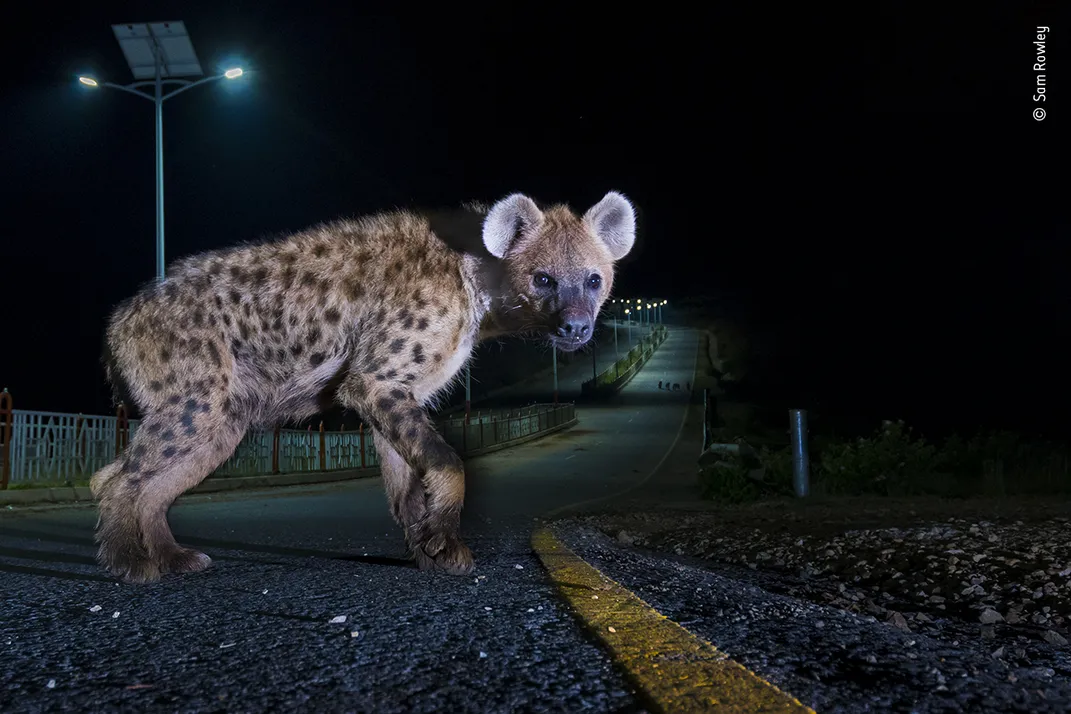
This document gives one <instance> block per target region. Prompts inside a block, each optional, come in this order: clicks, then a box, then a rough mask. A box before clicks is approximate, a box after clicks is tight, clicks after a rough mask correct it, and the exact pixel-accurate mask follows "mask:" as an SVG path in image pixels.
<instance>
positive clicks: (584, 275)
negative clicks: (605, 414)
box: [483, 191, 636, 351]
mask: <svg viewBox="0 0 1071 714" xmlns="http://www.w3.org/2000/svg"><path fill="white" fill-rule="evenodd" d="M635 240H636V215H635V211H634V210H633V208H632V204H631V203H629V201H628V199H626V198H625V197H624V196H622V195H621V194H620V193H617V192H614V191H611V192H610V193H607V194H606V196H604V197H603V199H602V200H601V201H599V202H598V203H596V204H595V205H594V206H592V207H591V208H590V209H589V210H588V211H587V213H585V214H584V215H583V216H577V215H576V214H574V213H573V212H572V211H570V210H569V208H567V207H566V206H554V207H552V208H548V209H547V210H546V211H542V210H540V209H539V207H538V206H536V204H535V202H534V201H532V199H530V198H528V197H527V196H525V195H523V194H519V193H518V194H513V195H511V196H507V197H506V198H504V199H502V200H501V201H499V202H498V203H496V204H495V205H494V206H492V207H491V209H490V210H489V211H488V212H487V217H486V218H485V219H484V223H483V242H484V245H485V246H486V247H487V250H488V251H489V252H490V253H491V254H492V255H494V256H495V257H496V258H499V259H501V261H502V264H503V266H504V268H505V271H504V272H505V275H504V280H505V285H503V288H504V290H505V292H506V293H507V296H508V301H509V303H510V307H511V308H512V310H513V312H514V314H512V315H511V316H510V317H511V320H510V322H513V323H515V324H522V325H523V329H525V331H536V332H539V333H542V334H543V335H545V336H546V337H548V338H549V339H550V340H551V341H552V342H553V343H554V344H555V345H556V346H557V347H558V348H559V349H562V350H566V351H573V350H576V349H578V348H580V347H582V346H583V345H585V344H586V343H587V342H588V340H590V339H591V335H592V333H593V332H594V331H595V318H596V316H597V315H598V314H599V310H600V309H601V308H602V304H603V303H604V302H606V298H607V296H609V294H610V288H611V286H612V285H613V282H614V263H615V262H616V261H618V260H620V259H621V258H623V257H624V256H625V255H627V254H628V252H629V250H631V249H632V244H633V243H634V242H635Z"/></svg>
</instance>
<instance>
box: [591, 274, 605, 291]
mask: <svg viewBox="0 0 1071 714" xmlns="http://www.w3.org/2000/svg"><path fill="white" fill-rule="evenodd" d="M588 287H589V288H591V289H592V290H598V289H599V288H600V287H602V276H600V275H592V276H591V277H590V278H588Z"/></svg>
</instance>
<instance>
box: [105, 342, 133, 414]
mask: <svg viewBox="0 0 1071 714" xmlns="http://www.w3.org/2000/svg"><path fill="white" fill-rule="evenodd" d="M110 333H111V330H106V331H105V334H104V344H103V346H102V354H101V362H103V363H104V374H105V376H106V377H107V379H108V384H109V385H110V386H111V389H112V406H113V407H118V406H119V405H120V404H125V405H126V408H127V409H132V408H134V405H135V402H134V398H133V393H132V392H131V390H130V385H129V384H128V383H127V381H126V378H125V377H123V372H122V369H121V368H120V367H119V363H118V361H117V360H116V357H115V350H113V349H112V345H111V334H110Z"/></svg>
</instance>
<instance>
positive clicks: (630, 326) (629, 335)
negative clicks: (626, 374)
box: [625, 307, 632, 351]
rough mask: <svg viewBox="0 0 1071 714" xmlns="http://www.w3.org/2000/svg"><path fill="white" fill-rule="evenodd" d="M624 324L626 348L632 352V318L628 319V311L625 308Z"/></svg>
mask: <svg viewBox="0 0 1071 714" xmlns="http://www.w3.org/2000/svg"><path fill="white" fill-rule="evenodd" d="M625 324H627V325H628V348H629V350H630V351H631V350H632V318H630V317H629V309H628V308H627V307H626V308H625Z"/></svg>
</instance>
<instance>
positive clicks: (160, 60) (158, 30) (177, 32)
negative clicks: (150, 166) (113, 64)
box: [78, 22, 243, 278]
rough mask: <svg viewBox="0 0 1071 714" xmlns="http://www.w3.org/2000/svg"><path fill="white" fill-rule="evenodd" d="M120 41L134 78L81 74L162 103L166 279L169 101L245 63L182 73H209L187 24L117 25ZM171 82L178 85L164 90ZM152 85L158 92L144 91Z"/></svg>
mask: <svg viewBox="0 0 1071 714" xmlns="http://www.w3.org/2000/svg"><path fill="white" fill-rule="evenodd" d="M112 31H113V32H114V33H115V39H117V40H118V41H119V46H120V47H121V48H122V50H123V54H124V55H125V56H126V62H127V64H128V65H129V66H130V71H131V73H133V75H134V80H135V81H134V82H132V83H131V84H127V85H121V84H114V83H112V82H100V81H97V80H96V79H95V78H93V77H88V76H82V77H79V78H78V81H79V82H81V83H82V84H83V85H85V86H86V87H92V88H100V87H108V88H109V89H120V90H122V91H124V92H129V93H130V94H133V95H135V96H138V97H141V98H142V99H148V100H149V101H151V102H153V103H154V104H155V105H156V277H158V278H163V277H164V112H163V110H164V101H165V100H167V99H171V98H172V97H174V96H175V95H176V94H181V93H182V92H185V91H186V90H188V89H193V88H194V87H197V86H200V85H202V84H207V83H209V82H214V81H215V80H217V79H237V78H238V77H241V76H242V74H243V72H242V69H241V67H234V68H231V69H228V70H227V71H226V72H224V73H223V74H217V75H213V76H211V77H202V78H201V79H198V80H188V79H182V77H199V76H201V75H203V74H204V72H203V71H202V69H201V63H200V62H198V60H197V54H196V53H195V52H194V51H193V45H192V44H191V43H190V36H189V35H188V34H187V33H186V25H185V23H182V22H149V23H140V24H131V23H124V24H121V25H112ZM165 84H175V85H178V88H176V89H173V90H171V91H170V92H168V93H166V94H165V93H164V91H163V86H164V85H165ZM143 87H152V88H153V92H152V93H151V94H150V93H149V92H144V91H141V90H142V88H143Z"/></svg>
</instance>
